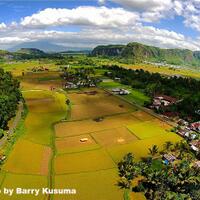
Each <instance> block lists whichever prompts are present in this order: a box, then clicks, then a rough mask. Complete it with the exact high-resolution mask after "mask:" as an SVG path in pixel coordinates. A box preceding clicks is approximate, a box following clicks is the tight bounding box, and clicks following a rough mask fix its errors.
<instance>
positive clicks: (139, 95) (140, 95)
mask: <svg viewBox="0 0 200 200" xmlns="http://www.w3.org/2000/svg"><path fill="white" fill-rule="evenodd" d="M99 86H100V87H102V88H105V89H108V90H111V89H114V88H123V89H127V90H128V91H129V92H130V94H128V95H125V96H123V98H124V99H126V100H128V101H129V102H132V103H137V104H139V105H142V106H143V105H145V104H148V103H150V98H149V97H148V96H147V95H145V94H144V92H143V91H142V90H137V89H134V88H132V87H131V86H128V85H124V84H121V83H119V82H115V81H113V80H106V81H105V82H101V83H100V84H99Z"/></svg>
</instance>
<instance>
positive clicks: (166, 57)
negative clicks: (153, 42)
mask: <svg viewBox="0 0 200 200" xmlns="http://www.w3.org/2000/svg"><path fill="white" fill-rule="evenodd" d="M91 55H92V56H104V57H116V58H118V59H120V60H121V61H124V62H128V63H141V62H144V61H149V62H166V63H168V64H174V65H192V66H198V65H200V52H199V51H195V52H193V51H190V50H188V49H161V48H158V47H154V46H148V45H144V44H140V43H136V42H133V43H129V44H127V45H108V46H97V47H96V48H94V49H93V51H92V52H91Z"/></svg>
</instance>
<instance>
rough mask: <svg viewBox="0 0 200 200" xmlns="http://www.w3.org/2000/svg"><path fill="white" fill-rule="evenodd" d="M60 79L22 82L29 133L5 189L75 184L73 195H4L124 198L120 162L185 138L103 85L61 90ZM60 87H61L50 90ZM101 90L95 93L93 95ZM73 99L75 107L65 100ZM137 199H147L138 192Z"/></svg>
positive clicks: (5, 176) (16, 150)
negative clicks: (102, 86) (119, 177)
mask: <svg viewBox="0 0 200 200" xmlns="http://www.w3.org/2000/svg"><path fill="white" fill-rule="evenodd" d="M59 84H60V83H58V81H57V80H56V81H52V82H51V84H49V81H47V82H42V83H38V82H34V80H32V82H31V81H29V79H27V80H26V79H24V81H22V89H23V96H24V98H25V100H26V104H27V106H28V110H29V113H28V115H27V117H26V119H25V122H24V127H25V131H24V134H23V135H22V136H21V137H20V138H19V139H18V140H17V142H16V143H15V144H14V146H13V149H12V151H11V153H10V155H9V156H8V159H7V160H6V162H5V164H4V165H3V167H2V170H1V173H0V185H1V189H3V188H17V187H22V188H43V187H49V188H57V189H62V188H69V189H76V192H77V193H76V194H71V195H66V194H65V195H43V194H42V193H40V194H39V196H34V195H31V194H29V195H27V194H24V195H20V197H19V195H17V194H14V195H12V196H8V195H5V194H3V193H1V194H0V199H4V200H6V199H20V200H23V199H24V200H27V199H31V200H32V199H41V200H43V199H56V200H60V199H62V200H64V199H77V200H93V199H98V200H105V199H106V200H113V199H115V200H118V199H119V200H121V199H123V191H122V190H120V189H119V188H118V187H117V186H116V183H117V179H118V173H117V163H118V162H119V161H120V160H121V159H122V157H123V156H124V154H126V153H128V152H132V153H133V154H134V156H135V158H136V159H137V160H139V159H141V157H145V156H147V155H148V148H150V147H151V146H152V145H154V144H155V145H157V146H158V147H160V148H162V146H163V144H164V143H165V142H166V141H172V142H176V141H179V140H181V138H180V137H179V136H178V135H176V134H175V133H172V132H171V131H170V130H171V128H172V127H170V126H169V125H168V124H166V123H165V122H163V121H161V120H159V119H157V118H155V117H153V116H152V115H150V114H147V113H146V112H144V111H141V110H138V108H136V107H134V106H133V105H131V104H129V103H128V102H125V101H123V100H122V99H119V98H117V97H115V96H113V95H111V94H109V93H107V92H105V91H103V90H101V89H98V88H93V89H84V90H80V91H78V90H76V91H70V92H64V91H62V90H59V87H60V85H59ZM50 85H55V87H57V88H58V90H55V91H52V90H50V89H49V88H50ZM93 91H95V94H94V93H93ZM67 98H68V99H70V102H71V103H70V105H69V106H67V105H66V103H65V101H66V99H67ZM137 199H138V200H139V199H144V197H143V195H142V194H139V196H138V194H137Z"/></svg>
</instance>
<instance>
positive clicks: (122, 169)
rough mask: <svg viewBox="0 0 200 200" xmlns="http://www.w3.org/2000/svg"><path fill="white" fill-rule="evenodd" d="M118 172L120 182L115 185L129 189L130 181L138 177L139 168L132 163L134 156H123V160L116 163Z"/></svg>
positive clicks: (129, 154) (130, 154)
mask: <svg viewBox="0 0 200 200" xmlns="http://www.w3.org/2000/svg"><path fill="white" fill-rule="evenodd" d="M118 172H119V176H120V180H119V181H118V183H117V185H118V186H119V187H120V188H126V189H130V188H131V186H132V180H133V179H134V178H136V177H138V175H139V173H140V168H139V167H138V165H137V164H136V163H135V162H134V156H133V154H132V153H128V154H127V155H125V156H124V158H123V160H122V161H121V162H119V163H118Z"/></svg>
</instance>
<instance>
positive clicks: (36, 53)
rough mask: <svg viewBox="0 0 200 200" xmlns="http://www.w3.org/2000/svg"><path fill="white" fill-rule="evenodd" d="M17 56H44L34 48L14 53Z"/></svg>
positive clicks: (22, 49)
mask: <svg viewBox="0 0 200 200" xmlns="http://www.w3.org/2000/svg"><path fill="white" fill-rule="evenodd" d="M16 53H18V54H28V55H37V56H40V55H45V53H44V52H43V51H41V50H40V49H36V48H21V49H20V50H18V51H16Z"/></svg>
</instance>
